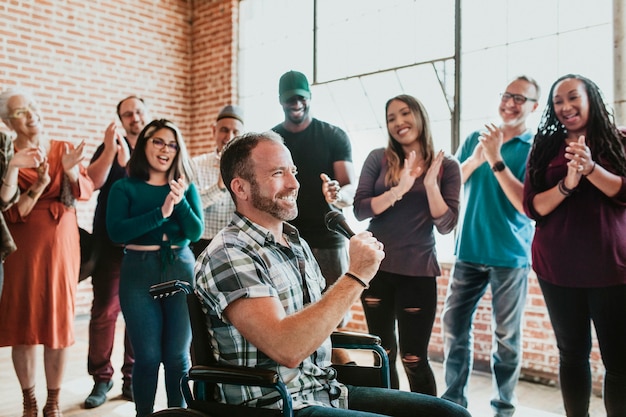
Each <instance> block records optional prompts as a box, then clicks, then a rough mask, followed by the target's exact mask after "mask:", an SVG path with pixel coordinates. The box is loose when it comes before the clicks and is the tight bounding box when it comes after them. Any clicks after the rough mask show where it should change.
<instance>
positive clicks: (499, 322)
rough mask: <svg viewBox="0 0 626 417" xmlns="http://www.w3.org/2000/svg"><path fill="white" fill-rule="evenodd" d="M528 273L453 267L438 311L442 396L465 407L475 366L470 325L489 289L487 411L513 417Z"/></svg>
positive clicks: (458, 264) (524, 270)
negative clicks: (440, 314)
mask: <svg viewBox="0 0 626 417" xmlns="http://www.w3.org/2000/svg"><path fill="white" fill-rule="evenodd" d="M529 270H530V268H529V267H525V268H501V267H494V266H489V265H479V264H473V263H469V262H463V261H457V262H456V264H455V265H454V270H453V271H452V274H451V277H450V283H449V285H448V293H447V295H446V301H445V304H444V307H443V318H442V321H443V332H444V356H445V359H444V379H445V382H446V392H444V394H443V395H442V398H445V399H447V400H450V401H454V402H455V403H457V404H460V405H462V406H464V407H467V387H468V384H469V378H470V373H471V371H472V365H473V362H474V353H473V346H474V336H473V334H472V329H473V324H472V322H473V320H474V316H475V315H476V309H477V308H478V303H479V302H480V299H481V298H482V296H483V295H484V294H485V292H486V291H487V285H491V292H492V302H491V303H492V319H491V327H492V330H493V340H492V350H491V373H492V377H493V386H494V393H493V397H492V400H491V408H492V409H493V411H494V413H495V414H496V415H497V416H511V415H513V413H514V412H515V403H516V402H517V401H516V397H515V387H516V385H517V380H518V379H519V374H520V370H521V356H522V347H521V342H522V317H523V313H524V306H525V304H526V294H527V292H528V272H529Z"/></svg>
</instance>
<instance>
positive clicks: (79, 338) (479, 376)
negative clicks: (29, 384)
mask: <svg viewBox="0 0 626 417" xmlns="http://www.w3.org/2000/svg"><path fill="white" fill-rule="evenodd" d="M88 323H89V319H88V317H84V316H83V317H78V318H77V319H76V326H75V331H76V344H75V345H74V346H72V347H71V348H70V349H69V353H68V359H69V360H68V364H67V368H66V371H65V382H64V384H63V387H62V389H61V409H62V411H63V413H64V416H65V417H79V416H80V417H99V416H111V417H134V416H135V408H134V403H132V402H128V401H125V400H124V399H122V397H121V390H122V380H121V373H119V369H120V366H121V358H122V343H121V341H122V337H121V335H122V334H123V323H122V321H121V319H120V321H119V322H118V326H117V338H116V344H115V348H114V351H113V363H114V366H115V372H116V373H115V375H114V382H115V384H114V386H113V389H112V390H111V391H110V392H109V395H108V401H107V402H106V403H105V404H104V405H102V406H101V407H98V408H95V409H91V410H86V409H84V408H83V402H84V400H85V398H86V397H87V395H89V392H90V391H91V388H92V386H93V381H92V379H91V377H90V376H89V375H88V374H87V341H88V340H87V339H88V338H87V327H88ZM41 352H43V350H41ZM42 357H43V354H40V355H38V361H39V363H38V374H37V378H38V379H37V386H36V391H37V399H38V402H39V404H40V409H41V408H42V407H43V405H44V404H45V401H46V387H45V379H44V375H43V365H42V363H41V360H42ZM432 366H433V370H434V371H435V376H436V379H437V386H438V387H439V390H442V389H443V386H444V383H443V371H442V366H441V364H440V363H436V362H435V363H433V364H432ZM162 381H163V376H162V375H161V379H160V383H159V391H158V392H157V400H156V409H161V408H165V406H166V399H165V391H164V388H163V385H164V384H163V382H162ZM407 387H408V384H407V382H406V379H403V380H402V381H401V389H407ZM490 395H491V378H490V376H489V375H488V374H485V373H478V372H474V373H473V374H472V379H471V382H470V389H469V399H470V405H469V410H470V412H471V413H472V415H473V416H474V417H490V416H492V413H491V410H490V408H489V398H490ZM517 395H518V397H519V406H518V411H517V412H516V414H515V416H516V417H555V416H563V415H565V413H564V412H563V406H562V401H561V395H560V392H559V390H558V388H555V387H548V386H545V385H539V384H535V383H530V382H525V381H521V382H520V383H519V385H518V388H517ZM591 401H592V404H591V410H590V413H591V414H590V415H591V417H600V416H603V415H606V413H605V411H604V406H603V405H602V400H601V399H600V398H598V397H593V398H592V399H591ZM21 415H22V393H21V391H20V388H19V384H18V382H17V378H16V377H15V373H14V371H13V365H12V363H11V350H10V348H0V417H20V416H21Z"/></svg>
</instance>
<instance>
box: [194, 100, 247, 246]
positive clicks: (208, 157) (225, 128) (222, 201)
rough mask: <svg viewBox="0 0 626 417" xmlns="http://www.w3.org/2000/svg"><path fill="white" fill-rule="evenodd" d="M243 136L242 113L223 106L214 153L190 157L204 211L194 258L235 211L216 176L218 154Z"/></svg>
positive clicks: (218, 160) (230, 106)
mask: <svg viewBox="0 0 626 417" xmlns="http://www.w3.org/2000/svg"><path fill="white" fill-rule="evenodd" d="M242 133H243V110H242V109H241V107H238V106H234V105H228V106H224V107H223V108H222V110H220V112H219V114H218V115H217V120H216V121H215V123H214V124H213V137H214V138H215V145H216V147H215V150H214V151H213V152H209V153H204V154H201V155H198V156H196V157H195V158H193V161H194V162H195V164H196V169H197V170H198V189H199V190H200V198H201V199H202V207H203V208H204V234H203V235H202V238H201V239H200V240H199V241H197V242H196V243H194V244H193V253H194V255H195V256H196V258H197V257H198V255H200V253H201V252H202V251H203V250H204V248H206V247H207V245H208V244H209V243H210V242H211V240H212V239H213V236H215V235H216V234H217V232H219V231H220V229H222V228H223V227H224V226H226V225H227V224H228V223H229V222H230V220H231V218H232V215H233V212H234V211H235V203H233V200H232V198H231V197H230V194H229V193H228V191H227V190H226V186H225V185H224V181H222V176H221V175H220V155H221V153H222V149H224V146H225V145H226V144H227V143H228V142H230V140H231V139H233V138H234V137H235V136H239V135H240V134H242Z"/></svg>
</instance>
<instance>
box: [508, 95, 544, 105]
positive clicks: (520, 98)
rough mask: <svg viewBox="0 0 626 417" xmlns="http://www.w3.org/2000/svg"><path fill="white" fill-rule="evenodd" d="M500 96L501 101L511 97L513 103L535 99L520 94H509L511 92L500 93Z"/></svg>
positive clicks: (522, 102)
mask: <svg viewBox="0 0 626 417" xmlns="http://www.w3.org/2000/svg"><path fill="white" fill-rule="evenodd" d="M500 98H501V99H502V101H503V102H506V101H509V99H513V101H514V102H515V104H524V103H526V102H527V101H537V99H536V98H530V97H526V96H523V95H521V94H511V93H502V94H500Z"/></svg>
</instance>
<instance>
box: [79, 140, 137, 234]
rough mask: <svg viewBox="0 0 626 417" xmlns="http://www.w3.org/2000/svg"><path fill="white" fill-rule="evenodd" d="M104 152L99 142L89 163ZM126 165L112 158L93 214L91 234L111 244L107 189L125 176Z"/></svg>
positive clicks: (109, 189)
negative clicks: (107, 222) (108, 226)
mask: <svg viewBox="0 0 626 417" xmlns="http://www.w3.org/2000/svg"><path fill="white" fill-rule="evenodd" d="M124 139H126V138H124ZM126 143H127V144H128V148H129V149H131V150H132V148H131V147H130V143H128V140H126ZM102 152H104V143H103V144H101V145H100V146H99V147H98V149H96V152H95V153H94V154H93V157H92V158H91V161H90V162H89V163H90V164H91V163H93V162H94V161H96V160H97V159H98V158H99V157H100V155H102ZM126 177H127V173H126V167H123V166H121V165H120V164H118V163H117V157H115V159H114V160H113V165H111V170H110V171H109V175H108V176H107V179H106V181H105V182H104V185H103V186H102V187H101V188H100V193H99V194H98V204H97V205H96V210H95V212H94V215H93V235H94V236H97V237H98V238H99V239H100V238H101V237H105V238H106V240H107V242H108V243H110V244H113V243H112V242H111V240H110V239H109V234H108V233H107V225H106V218H107V201H108V199H109V191H111V186H112V185H113V183H114V182H115V181H117V180H119V179H122V178H126Z"/></svg>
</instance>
